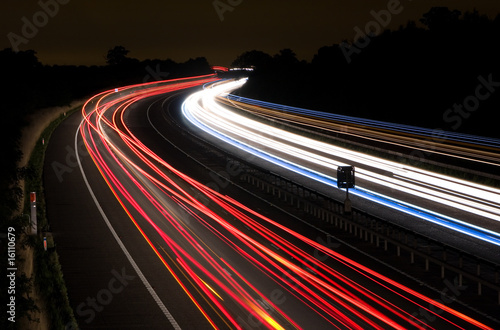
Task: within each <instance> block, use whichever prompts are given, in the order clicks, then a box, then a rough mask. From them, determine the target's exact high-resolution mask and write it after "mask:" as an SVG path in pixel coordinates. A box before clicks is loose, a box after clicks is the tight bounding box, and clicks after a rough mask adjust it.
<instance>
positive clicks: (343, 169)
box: [337, 166, 355, 213]
mask: <svg viewBox="0 0 500 330" xmlns="http://www.w3.org/2000/svg"><path fill="white" fill-rule="evenodd" d="M354 174H355V171H354V166H339V167H338V168H337V187H338V188H346V190H345V201H344V212H345V213H351V200H350V199H349V188H354V184H355V175H354Z"/></svg>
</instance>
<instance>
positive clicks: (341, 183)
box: [337, 166, 355, 188]
mask: <svg viewBox="0 0 500 330" xmlns="http://www.w3.org/2000/svg"><path fill="white" fill-rule="evenodd" d="M354 184H355V177H354V166H339V167H338V168H337V187H338V188H354Z"/></svg>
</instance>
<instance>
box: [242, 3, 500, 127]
mask: <svg viewBox="0 0 500 330" xmlns="http://www.w3.org/2000/svg"><path fill="white" fill-rule="evenodd" d="M420 22H421V23H422V24H424V26H423V27H418V26H417V24H416V23H415V22H408V23H407V25H406V26H401V27H400V28H399V29H398V30H396V31H388V30H386V31H384V32H382V33H381V34H380V35H378V36H365V37H364V39H362V40H356V41H355V42H353V43H341V44H334V45H332V46H325V47H322V48H320V49H319V50H318V52H317V54H316V55H315V56H314V58H313V59H312V61H311V62H310V63H304V62H300V61H298V60H297V59H296V58H295V55H294V54H293V52H292V51H290V50H283V51H281V52H280V53H279V54H277V55H276V56H274V57H271V56H270V55H267V54H265V53H262V52H260V51H250V52H246V53H244V54H242V55H241V56H239V57H238V58H237V59H236V60H235V62H234V63H233V65H236V66H255V71H254V72H253V73H252V75H251V77H250V79H249V81H248V83H247V84H246V85H245V86H244V87H243V89H242V90H241V91H240V92H239V93H240V94H242V95H244V96H248V97H252V98H258V99H263V100H267V101H271V102H277V103H285V104H288V105H293V106H299V107H305V108H311V109H316V110H322V111H327V112H334V113H340V114H346V115H352V116H358V117H365V118H372V119H379V120H384V121H390V122H399V123H405V124H411V125H417V126H423V127H429V128H442V129H444V130H450V131H457V132H467V133H472V134H479V135H489V136H494V137H500V136H499V135H498V129H497V128H496V123H495V122H496V120H495V119H494V118H496V117H497V112H498V109H499V108H500V87H498V86H494V89H495V91H489V92H490V93H489V95H488V97H487V98H485V99H484V100H480V101H479V103H478V104H475V103H474V99H473V98H472V97H473V96H475V93H476V88H477V87H478V86H479V84H481V80H480V77H482V78H484V80H486V81H488V80H491V81H493V82H495V84H497V85H498V84H500V62H499V61H498V59H499V58H500V15H499V16H497V17H496V18H495V19H490V18H488V17H487V16H484V15H480V14H479V13H478V12H477V11H474V12H466V13H465V14H462V13H460V12H459V11H456V10H449V9H448V8H443V7H436V8H432V9H431V10H430V11H429V12H428V13H426V14H424V15H423V17H422V19H421V20H420ZM349 47H351V48H349ZM353 47H354V48H353ZM348 59H349V60H350V61H348ZM480 91H481V92H483V93H485V94H486V93H487V92H488V91H487V89H486V87H483V88H481V90H480ZM471 96H472V97H471ZM467 101H468V102H470V103H469V104H467V107H468V108H469V109H471V108H472V109H474V110H473V111H469V110H467V107H465V105H466V104H464V103H466V102H467ZM455 106H456V107H455ZM460 107H461V108H462V110H460V111H459V108H460Z"/></svg>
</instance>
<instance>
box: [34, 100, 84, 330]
mask: <svg viewBox="0 0 500 330" xmlns="http://www.w3.org/2000/svg"><path fill="white" fill-rule="evenodd" d="M80 109H81V107H76V108H74V109H72V110H70V111H68V112H67V113H66V115H60V116H59V118H57V119H56V120H54V121H52V122H51V123H50V124H49V125H48V126H47V127H46V128H45V130H44V131H43V132H42V134H41V136H40V137H39V139H38V140H37V143H36V145H35V147H34V149H33V151H32V153H31V156H30V159H29V161H28V165H27V166H26V175H25V188H24V195H25V198H24V213H25V214H29V213H30V192H32V191H34V192H36V209H37V222H38V234H37V235H36V236H29V237H28V238H27V240H28V242H29V245H31V246H32V247H33V249H34V252H33V254H34V255H33V258H34V259H33V260H34V262H33V264H34V287H35V290H37V292H38V293H39V294H40V296H41V298H42V300H43V301H44V303H45V306H46V309H45V312H46V313H47V318H48V320H49V328H50V329H76V328H78V326H77V323H76V319H75V317H74V314H73V309H72V308H71V306H70V304H69V299H68V294H67V289H66V285H65V282H64V276H63V273H62V270H61V265H60V263H59V255H58V254H57V251H56V249H55V247H54V246H55V245H54V242H53V240H52V237H51V235H50V225H49V221H48V219H47V213H46V204H45V197H44V187H43V164H44V161H45V151H46V149H47V146H48V144H49V142H50V137H51V135H52V133H53V132H54V130H55V129H56V128H57V127H58V126H59V124H61V123H62V122H63V121H64V120H65V119H66V118H68V117H69V116H70V115H71V114H72V113H74V112H76V111H79V110H80ZM42 139H43V141H44V142H43V143H42ZM44 237H47V243H48V244H47V250H46V251H45V249H44Z"/></svg>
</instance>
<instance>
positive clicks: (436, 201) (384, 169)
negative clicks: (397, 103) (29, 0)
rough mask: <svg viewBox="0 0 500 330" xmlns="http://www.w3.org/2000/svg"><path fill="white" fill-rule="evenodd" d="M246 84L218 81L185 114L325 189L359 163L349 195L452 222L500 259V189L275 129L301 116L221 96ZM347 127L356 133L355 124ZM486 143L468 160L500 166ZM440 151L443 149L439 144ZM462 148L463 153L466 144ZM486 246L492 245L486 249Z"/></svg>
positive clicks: (227, 140)
mask: <svg viewBox="0 0 500 330" xmlns="http://www.w3.org/2000/svg"><path fill="white" fill-rule="evenodd" d="M244 82H245V80H240V81H235V82H228V83H223V84H219V85H218V86H216V85H214V86H213V87H212V88H211V89H206V90H205V91H203V92H199V93H197V94H194V95H192V96H190V98H189V99H188V100H187V101H186V102H185V104H184V106H183V111H184V114H185V116H186V117H187V118H188V119H189V120H190V122H191V123H193V124H194V125H196V126H197V127H198V128H200V129H201V130H203V131H205V132H208V133H209V134H210V135H212V136H213V138H215V139H219V140H221V141H224V142H225V143H226V144H228V145H232V146H233V147H237V148H238V149H240V150H243V151H244V152H246V153H250V154H253V155H255V156H257V157H259V158H261V159H264V160H265V161H267V162H269V163H273V164H275V165H278V166H280V167H282V168H285V169H287V170H289V171H292V172H295V173H299V174H300V175H301V176H303V177H307V178H309V179H311V180H313V181H316V182H318V183H320V184H322V185H324V186H327V187H328V186H329V187H336V177H335V175H334V173H335V171H336V168H337V167H338V166H345V165H354V166H355V168H356V176H357V187H356V189H351V190H350V193H351V194H353V195H355V196H358V197H360V198H361V199H363V200H365V201H370V202H375V203H376V204H377V205H383V206H385V207H388V208H391V209H394V210H396V211H397V212H394V213H393V215H392V218H400V217H401V215H405V214H406V215H410V216H412V217H413V218H417V219H419V220H420V221H419V223H425V224H428V223H430V224H432V225H437V226H438V227H437V228H440V227H441V228H446V229H447V230H451V232H452V233H453V234H458V235H459V236H460V237H464V236H463V235H465V237H467V238H466V239H467V240H469V239H471V240H472V241H473V242H475V243H473V244H475V245H476V246H477V247H478V252H476V251H474V253H479V254H481V253H483V252H481V250H483V251H484V253H486V254H489V252H488V249H490V252H492V253H491V254H490V255H489V256H487V258H488V259H490V260H492V261H496V260H498V256H499V255H500V254H499V252H500V249H499V247H500V199H499V196H500V190H499V189H496V188H493V187H489V186H485V185H480V184H474V183H472V182H467V181H465V180H461V179H456V178H454V177H450V176H446V175H441V174H438V173H433V172H430V171H426V170H422V169H419V168H416V167H414V166H410V165H405V164H400V163H397V162H394V161H388V160H385V159H382V158H379V157H375V156H372V155H370V154H366V153H363V152H359V151H354V150H350V149H347V148H342V147H337V146H335V145H333V144H331V143H327V142H324V141H322V139H321V136H312V137H311V136H304V135H303V134H302V135H301V134H297V133H293V132H289V131H288V130H285V129H283V128H282V127H277V126H278V125H277V123H278V124H279V123H280V122H279V121H276V118H278V117H279V118H283V117H285V118H286V119H287V120H289V119H290V116H293V117H294V118H295V119H294V120H297V119H296V118H297V115H296V114H290V112H288V111H283V109H282V108H280V109H276V108H275V109H270V108H267V109H266V108H264V107H263V106H262V103H260V104H259V107H258V108H256V107H255V106H253V104H254V103H255V101H253V100H252V105H251V106H249V105H248V103H247V104H246V105H245V106H244V110H245V111H244V112H242V111H241V110H242V102H238V104H236V106H232V107H228V106H227V103H221V102H218V100H220V95H227V93H228V92H230V91H231V90H233V89H236V88H239V86H241V85H242V84H244ZM233 98H234V97H233ZM247 102H248V100H247ZM294 109H296V108H294ZM247 111H251V112H252V113H254V112H255V111H258V113H259V114H261V113H263V112H264V113H265V114H266V116H270V113H273V114H274V115H273V119H274V121H272V122H263V121H262V120H257V119H255V118H249V117H248V115H247V114H246V112H247ZM310 120H311V118H310V117H307V121H306V120H304V121H305V122H310ZM318 121H320V117H316V119H315V122H318ZM325 125H326V123H325ZM335 125H339V124H335ZM349 130H351V131H352V129H351V128H349ZM364 130H366V128H364ZM386 131H387V129H386ZM310 135H311V134H310ZM388 135H389V134H388V133H387V132H385V131H384V132H383V133H382V136H383V137H386V136H388ZM393 135H395V133H394V131H393V132H392V134H391V136H393ZM378 136H379V135H377V129H374V130H373V131H372V134H371V135H370V137H371V138H374V137H378ZM404 138H405V136H403V138H402V139H401V141H400V142H399V143H400V144H403V143H405V142H404V141H405V139H404ZM377 139H378V138H377ZM407 139H409V138H407ZM493 142H495V143H496V148H497V149H494V147H493V145H491V143H493ZM469 143H471V142H469ZM489 143H490V145H488V146H486V147H484V148H483V149H491V150H498V148H499V147H498V146H499V145H500V142H499V141H494V139H491V141H489ZM409 146H412V144H409ZM456 148H457V146H455V145H453V144H452V145H451V146H450V147H449V152H450V153H452V152H454V151H456V150H457V149H456ZM433 149H434V150H436V149H437V146H436V145H434V147H433ZM483 149H481V148H479V147H476V148H471V147H470V148H469V149H468V151H467V155H468V157H469V158H470V159H477V161H480V162H489V163H491V164H490V165H495V166H499V165H500V160H499V157H498V154H497V153H493V152H488V153H486V152H485V151H484V150H483ZM439 150H442V151H443V150H445V149H444V147H440V148H439ZM446 150H448V149H446ZM461 150H462V151H463V148H462V149H461ZM451 156H453V157H456V154H455V153H452V154H451ZM360 207H361V208H362V207H363V206H362V205H361V206H360ZM386 217H387V216H384V218H386ZM421 220H424V221H421ZM406 226H407V225H405V227H406ZM434 228H436V227H434ZM438 235H439V233H438ZM433 236H436V234H434V235H433ZM455 238H456V235H453V236H452V237H451V239H452V240H454V239H455ZM436 239H439V240H442V237H440V236H438V237H436ZM448 240H449V238H448ZM450 242H451V241H450ZM484 243H487V244H484ZM450 245H455V246H457V248H462V247H461V245H466V246H467V245H468V243H465V241H456V242H451V244H450ZM482 247H487V249H486V250H485V249H484V248H482Z"/></svg>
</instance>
